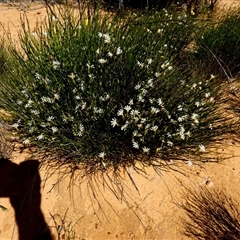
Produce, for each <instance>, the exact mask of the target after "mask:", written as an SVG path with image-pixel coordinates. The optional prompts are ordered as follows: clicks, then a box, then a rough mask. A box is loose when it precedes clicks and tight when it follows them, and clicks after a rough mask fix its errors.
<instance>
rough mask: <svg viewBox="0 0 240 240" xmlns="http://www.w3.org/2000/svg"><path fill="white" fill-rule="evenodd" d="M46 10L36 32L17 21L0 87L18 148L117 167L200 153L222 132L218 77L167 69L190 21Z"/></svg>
mask: <svg viewBox="0 0 240 240" xmlns="http://www.w3.org/2000/svg"><path fill="white" fill-rule="evenodd" d="M48 10H49V14H48V20H47V22H46V24H45V26H42V28H40V29H39V30H38V31H37V32H34V33H31V31H30V29H29V27H28V22H27V19H25V18H23V19H22V26H23V32H22V35H21V50H18V49H17V48H11V49H9V54H11V56H12V58H13V60H12V62H13V63H14V66H13V68H12V71H10V72H9V74H8V76H7V77H6V78H3V79H2V81H1V83H0V104H1V105H2V106H3V107H4V108H5V109H6V111H8V112H9V113H11V114H12V116H13V119H14V121H13V124H12V127H14V128H16V129H17V130H18V132H19V134H21V136H22V138H23V143H24V144H26V145H28V144H37V145H38V146H42V147H44V148H49V149H50V148H51V149H54V150H55V151H57V152H58V153H59V152H64V154H67V155H69V156H71V157H73V159H74V160H73V161H77V162H84V163H86V164H90V165H91V164H92V165H96V166H98V164H99V163H100V165H101V166H106V165H108V166H114V167H118V166H119V165H120V164H122V163H123V161H124V162H125V163H126V160H127V161H132V160H131V159H137V156H146V157H150V156H155V155H156V154H157V155H158V156H161V157H163V156H172V155H174V156H176V155H180V154H184V153H188V154H191V153H194V154H196V153H197V154H198V153H199V154H200V153H201V152H205V144H208V143H209V142H210V141H212V140H214V139H215V138H216V137H217V136H220V135H221V134H222V133H223V132H225V131H227V126H226V125H224V124H225V123H224V122H225V120H226V119H225V118H224V117H223V115H222V114H221V112H220V113H219V111H217V109H218V104H219V101H220V100H221V98H220V97H219V96H220V86H219V84H218V81H216V79H215V77H214V76H211V77H210V76H209V78H208V79H201V78H200V77H201V76H198V77H196V76H193V75H192V73H191V72H190V71H189V70H188V69H185V67H181V64H180V67H175V66H174V65H173V64H172V63H173V61H174V60H175V59H176V58H177V56H178V55H179V53H180V52H181V51H182V49H184V48H185V47H186V46H187V45H188V44H189V41H190V39H191V38H190V36H191V31H192V30H191V29H192V28H191V27H189V25H190V24H192V23H191V21H190V19H188V18H187V17H186V15H183V14H181V13H178V14H171V13H169V12H168V11H166V10H164V11H160V12H156V13H151V14H148V13H146V14H141V13H134V14H131V15H129V16H127V17H120V16H118V15H109V14H108V15H106V14H104V13H102V12H101V11H100V10H97V11H96V12H95V14H94V15H92V16H86V15H85V14H84V13H85V12H86V11H84V9H83V10H81V9H80V10H79V12H78V14H77V15H76V11H74V10H70V9H68V8H67V7H64V8H58V10H57V11H53V9H52V8H50V7H49V9H48Z"/></svg>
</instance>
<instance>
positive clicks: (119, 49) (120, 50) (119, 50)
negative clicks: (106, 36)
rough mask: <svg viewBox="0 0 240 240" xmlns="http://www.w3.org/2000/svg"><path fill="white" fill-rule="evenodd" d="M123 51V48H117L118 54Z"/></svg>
mask: <svg viewBox="0 0 240 240" xmlns="http://www.w3.org/2000/svg"><path fill="white" fill-rule="evenodd" d="M121 53H122V49H121V48H120V47H118V48H117V55H120V54H121Z"/></svg>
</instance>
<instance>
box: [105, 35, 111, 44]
mask: <svg viewBox="0 0 240 240" xmlns="http://www.w3.org/2000/svg"><path fill="white" fill-rule="evenodd" d="M103 37H104V42H105V43H110V41H111V38H110V36H109V34H103Z"/></svg>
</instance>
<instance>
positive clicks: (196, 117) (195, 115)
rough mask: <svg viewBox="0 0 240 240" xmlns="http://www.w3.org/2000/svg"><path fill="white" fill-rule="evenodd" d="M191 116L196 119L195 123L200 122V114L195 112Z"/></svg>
mask: <svg viewBox="0 0 240 240" xmlns="http://www.w3.org/2000/svg"><path fill="white" fill-rule="evenodd" d="M191 118H192V120H193V121H194V123H196V124H197V123H199V121H198V114H196V113H193V114H192V116H191Z"/></svg>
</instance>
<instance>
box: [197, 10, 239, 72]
mask: <svg viewBox="0 0 240 240" xmlns="http://www.w3.org/2000/svg"><path fill="white" fill-rule="evenodd" d="M199 30H200V32H199V35H200V37H199V38H198V39H197V42H196V45H197V53H196V56H197V59H198V61H200V62H202V64H203V66H206V67H207V68H208V69H209V71H210V72H211V73H213V74H218V75H220V74H221V75H222V76H225V75H226V74H227V75H229V76H231V75H236V74H238V73H239V71H240V64H239V62H240V9H235V10H234V11H230V12H229V13H228V14H227V15H226V16H225V15H224V16H222V17H220V18H219V19H218V20H217V21H216V20H215V19H209V21H206V24H205V26H203V27H202V28H201V29H199Z"/></svg>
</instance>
